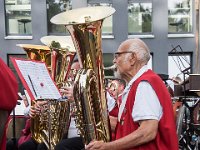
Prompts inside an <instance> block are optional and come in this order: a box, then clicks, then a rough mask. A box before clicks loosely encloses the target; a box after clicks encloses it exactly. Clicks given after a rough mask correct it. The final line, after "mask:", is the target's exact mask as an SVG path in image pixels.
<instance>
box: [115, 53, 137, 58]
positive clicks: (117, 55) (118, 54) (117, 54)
mask: <svg viewBox="0 0 200 150" xmlns="http://www.w3.org/2000/svg"><path fill="white" fill-rule="evenodd" d="M127 53H134V52H131V51H126V52H116V53H114V58H115V59H117V58H118V57H119V56H120V55H121V54H127Z"/></svg>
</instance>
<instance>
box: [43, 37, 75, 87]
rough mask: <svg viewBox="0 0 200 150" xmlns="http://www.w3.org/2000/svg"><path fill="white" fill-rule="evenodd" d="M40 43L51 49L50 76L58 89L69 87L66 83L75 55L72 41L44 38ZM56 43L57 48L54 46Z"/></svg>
mask: <svg viewBox="0 0 200 150" xmlns="http://www.w3.org/2000/svg"><path fill="white" fill-rule="evenodd" d="M40 40H41V42H42V43H43V44H45V45H47V46H48V47H50V49H51V76H52V78H53V80H54V81H55V82H56V85H57V86H58V88H60V87H62V86H70V83H69V82H68V81H67V77H68V74H69V72H70V66H71V63H72V61H73V59H74V56H75V54H76V50H75V48H74V44H73V41H72V39H71V37H68V36H44V37H42V38H41V39H40ZM52 43H57V45H59V46H57V47H56V46H54V45H53V44H52Z"/></svg>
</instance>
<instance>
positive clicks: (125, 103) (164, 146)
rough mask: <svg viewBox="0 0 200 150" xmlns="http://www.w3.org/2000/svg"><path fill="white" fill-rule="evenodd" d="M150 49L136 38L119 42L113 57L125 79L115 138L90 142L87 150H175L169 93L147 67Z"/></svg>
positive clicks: (174, 134) (176, 145)
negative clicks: (110, 140) (113, 139)
mask: <svg viewBox="0 0 200 150" xmlns="http://www.w3.org/2000/svg"><path fill="white" fill-rule="evenodd" d="M149 59H150V51H149V48H148V47H147V45H146V44H145V43H144V42H143V41H142V40H140V39H129V40H126V41H124V42H122V43H121V45H120V46H119V48H118V50H117V52H116V53H115V58H114V60H113V62H114V64H115V65H116V67H117V73H118V74H119V75H120V76H121V78H122V79H124V80H125V81H126V82H127V86H126V88H125V90H124V92H123V94H122V104H121V105H120V108H119V113H118V122H117V131H116V140H115V141H112V142H108V143H104V142H102V141H92V142H91V143H90V144H88V145H87V146H86V149H87V150H93V149H99V150H107V149H108V150H110V149H115V150H121V149H129V150H132V149H134V150H169V149H170V150H178V140H177V136H176V128H175V122H174V117H173V110H172V103H171V99H170V95H169V93H168V91H167V89H166V87H165V85H164V83H163V81H162V80H161V79H160V77H159V76H158V75H157V74H156V73H154V72H153V71H152V70H149V69H147V62H148V61H149Z"/></svg>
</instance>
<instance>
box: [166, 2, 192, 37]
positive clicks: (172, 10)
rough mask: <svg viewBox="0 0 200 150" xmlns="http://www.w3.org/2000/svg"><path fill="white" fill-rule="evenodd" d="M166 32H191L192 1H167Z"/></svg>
mask: <svg viewBox="0 0 200 150" xmlns="http://www.w3.org/2000/svg"><path fill="white" fill-rule="evenodd" d="M168 32H169V33H191V32H192V0H177V1H175V0H168Z"/></svg>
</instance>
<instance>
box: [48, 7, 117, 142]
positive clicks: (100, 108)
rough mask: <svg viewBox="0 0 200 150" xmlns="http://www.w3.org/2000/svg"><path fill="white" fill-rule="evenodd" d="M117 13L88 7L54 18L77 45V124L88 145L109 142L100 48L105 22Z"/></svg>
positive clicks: (53, 20) (104, 8)
mask: <svg viewBox="0 0 200 150" xmlns="http://www.w3.org/2000/svg"><path fill="white" fill-rule="evenodd" d="M114 12H115V9H114V8H112V7H103V6H98V7H87V8H79V9H73V10H70V11H66V12H64V13H60V14H58V15H56V16H54V17H53V18H52V19H51V22H52V23H54V24H60V25H65V26H66V28H67V29H68V31H69V33H70V34H71V37H72V40H73V42H74V45H75V48H76V51H77V55H78V59H79V63H80V66H81V67H82V68H83V69H81V70H80V71H79V73H78V75H77V76H76V79H75V84H74V99H75V102H76V107H77V111H76V116H75V117H76V125H77V127H78V129H79V131H80V134H81V136H82V137H83V139H84V142H85V144H88V143H89V142H90V141H92V140H103V141H105V142H106V141H110V124H109V118H108V110H107V102H106V101H107V100H106V97H105V85H104V71H103V60H102V49H101V32H102V31H101V27H102V23H103V20H104V19H105V18H107V17H109V16H111V15H112V14H113V13H114Z"/></svg>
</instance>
